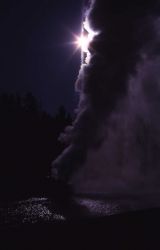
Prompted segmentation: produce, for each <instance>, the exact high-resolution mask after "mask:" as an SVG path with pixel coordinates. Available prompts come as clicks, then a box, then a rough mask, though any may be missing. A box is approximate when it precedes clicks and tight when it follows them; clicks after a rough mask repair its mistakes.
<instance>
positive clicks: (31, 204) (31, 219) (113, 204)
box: [0, 194, 160, 228]
mask: <svg viewBox="0 0 160 250" xmlns="http://www.w3.org/2000/svg"><path fill="white" fill-rule="evenodd" d="M75 204H76V205H75ZM157 207H160V195H159V194H155V195H150V196H147V195H146V196H135V197H133V196H132V197H108V198H107V197H100V196H99V197H98V196H97V197H96V196H95V197H94V196H93V195H92V196H89V195H88V196H82V195H80V196H75V197H74V199H73V204H71V206H70V207H69V209H70V210H71V214H69V213H68V212H66V211H65V209H66V208H62V209H60V208H59V207H57V204H56V202H54V199H52V200H51V199H49V198H46V197H41V198H40V197H32V198H29V199H27V200H21V201H14V202H9V203H6V202H3V203H2V202H1V205H0V227H1V228H4V227H8V226H9V227H10V226H11V227H12V226H19V225H22V224H36V223H39V222H42V223H51V224H54V223H57V222H65V221H67V220H70V219H72V215H73V219H74V220H75V219H78V218H79V216H81V217H82V218H96V217H103V216H111V215H116V214H121V213H125V212H128V211H137V210H144V209H148V208H157ZM77 208H78V210H77ZM75 210H77V211H78V212H77V213H75V215H74V211H75ZM81 212H82V213H81Z"/></svg>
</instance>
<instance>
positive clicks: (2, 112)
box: [0, 93, 72, 197]
mask: <svg viewBox="0 0 160 250" xmlns="http://www.w3.org/2000/svg"><path fill="white" fill-rule="evenodd" d="M71 122H72V119H71V116H70V115H69V114H68V113H67V112H66V110H65V108H64V107H63V106H61V107H60V108H59V110H58V112H57V114H56V115H55V116H52V115H50V114H48V113H46V112H44V111H43V110H42V109H41V106H40V104H39V103H38V102H37V100H36V98H35V97H34V96H33V95H32V94H31V93H27V94H26V95H25V96H23V97H21V96H19V95H13V94H6V93H3V94H0V195H1V196H4V197H6V196H8V195H9V194H12V195H13V194H14V195H15V194H18V195H21V194H22V195H23V194H25V193H26V194H28V195H29V194H32V193H33V192H38V191H42V190H44V187H43V183H44V180H45V178H46V176H47V175H48V174H49V172H50V165H51V162H52V161H53V160H54V159H55V157H57V155H58V154H60V153H61V151H62V150H63V148H64V145H63V144H62V143H61V142H60V141H59V140H58V138H59V135H60V133H61V132H63V130H64V129H65V127H66V126H68V125H69V124H71Z"/></svg>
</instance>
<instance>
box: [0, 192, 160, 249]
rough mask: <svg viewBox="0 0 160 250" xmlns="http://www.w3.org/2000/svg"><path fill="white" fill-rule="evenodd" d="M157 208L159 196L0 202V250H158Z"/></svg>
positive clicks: (159, 211)
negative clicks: (14, 247)
mask: <svg viewBox="0 0 160 250" xmlns="http://www.w3.org/2000/svg"><path fill="white" fill-rule="evenodd" d="M149 200H152V201H149ZM157 204H158V197H157V198H156V197H154V198H153V197H151V198H150V199H148V198H146V197H143V198H142V197H139V198H135V197H132V198H130V199H129V198H127V197H126V198H123V199H122V198H121V199H115V198H106V199H104V198H97V199H96V198H93V197H75V198H74V199H73V200H69V201H68V204H67V201H63V200H59V201H58V203H57V200H55V199H54V198H53V199H51V198H30V199H26V200H21V201H12V202H6V201H5V202H1V207H0V212H1V214H0V233H1V234H0V238H1V240H0V244H3V248H2V247H1V248H0V249H7V247H8V245H10V248H9V249H12V248H13V246H14V244H16V247H17V248H16V249H26V248H27V249H80V248H81V249H85V248H88V249H92V248H93V247H94V248H96V249H160V209H159V208H158V207H159V204H158V205H157Z"/></svg>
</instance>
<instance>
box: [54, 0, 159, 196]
mask: <svg viewBox="0 0 160 250" xmlns="http://www.w3.org/2000/svg"><path fill="white" fill-rule="evenodd" d="M85 15H86V16H87V19H88V20H89V23H90V27H91V28H92V29H93V30H95V31H100V32H99V33H98V34H97V35H96V36H95V37H94V39H93V41H92V42H91V43H90V45H89V51H90V53H91V58H90V61H89V63H88V64H83V65H82V66H81V69H80V72H79V76H78V79H77V82H76V90H77V91H78V92H79V94H80V101H79V106H78V108H77V118H76V120H75V121H74V123H73V126H72V127H70V128H67V131H66V134H65V135H64V139H65V140H68V143H69V146H68V147H67V148H66V150H65V151H64V152H63V154H62V155H60V157H59V158H58V159H57V160H56V161H55V162H54V163H53V168H52V175H53V177H58V178H60V179H68V178H71V180H72V183H74V185H75V187H76V188H77V189H80V190H81V191H87V192H114V191H115V192H117V190H120V189H121V191H122V192H124V191H126V190H128V191H129V192H130V191H139V190H140V189H141V190H143V191H146V190H147V192H148V191H150V190H155V189H157V188H159V186H160V184H159V177H160V159H159V157H158V156H159V153H160V133H159V132H160V131H159V128H160V116H159V114H160V113H159V111H160V110H159V109H160V108H159V107H160V103H159V102H160V73H159V72H160V21H159V20H160V18H159V16H160V2H159V0H156V1H150V0H146V1H141V2H139V1H136V0H134V1H132V0H131V1H128V2H127V1H124V0H122V1H118V0H108V1H106V0H97V1H91V2H90V5H89V8H88V9H87V11H86V12H85Z"/></svg>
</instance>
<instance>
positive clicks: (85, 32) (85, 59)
mask: <svg viewBox="0 0 160 250" xmlns="http://www.w3.org/2000/svg"><path fill="white" fill-rule="evenodd" d="M98 33H99V32H95V31H93V30H92V29H91V28H90V26H89V22H88V20H86V21H84V22H83V27H82V34H81V35H80V36H75V40H76V41H75V44H76V45H77V49H81V51H82V63H89V60H90V52H89V44H90V43H91V41H92V40H93V38H94V36H96V35H97V34H98Z"/></svg>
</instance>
